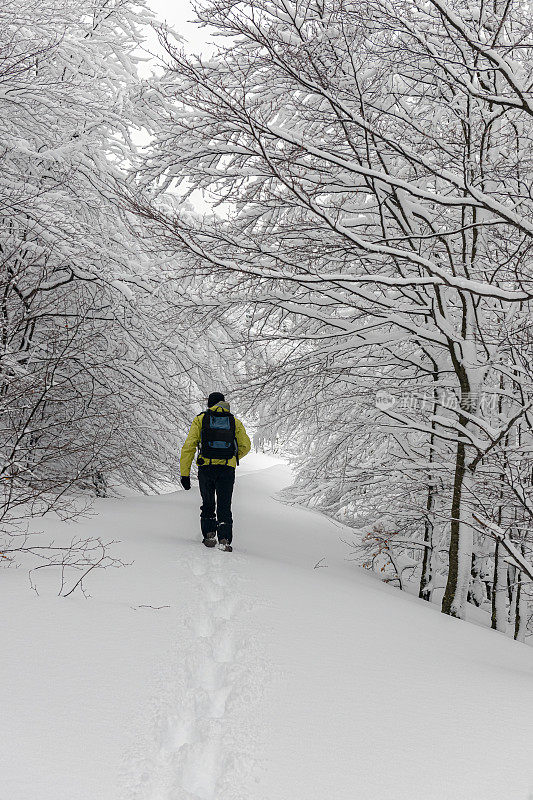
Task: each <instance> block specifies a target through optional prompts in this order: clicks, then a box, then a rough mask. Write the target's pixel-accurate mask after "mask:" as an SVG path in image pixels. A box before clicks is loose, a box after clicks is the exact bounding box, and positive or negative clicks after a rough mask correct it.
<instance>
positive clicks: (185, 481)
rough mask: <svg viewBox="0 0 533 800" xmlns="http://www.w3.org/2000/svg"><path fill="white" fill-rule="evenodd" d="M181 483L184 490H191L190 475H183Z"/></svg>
mask: <svg viewBox="0 0 533 800" xmlns="http://www.w3.org/2000/svg"><path fill="white" fill-rule="evenodd" d="M180 483H181V485H182V486H183V488H184V489H190V488H191V479H190V477H189V476H188V475H182V476H181V478H180Z"/></svg>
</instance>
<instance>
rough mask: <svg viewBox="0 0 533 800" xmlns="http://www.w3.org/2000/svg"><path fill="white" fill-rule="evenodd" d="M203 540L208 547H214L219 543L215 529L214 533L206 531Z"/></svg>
mask: <svg viewBox="0 0 533 800" xmlns="http://www.w3.org/2000/svg"><path fill="white" fill-rule="evenodd" d="M202 542H203V543H204V544H205V546H206V547H214V546H215V545H216V543H217V535H216V533H215V531H213V532H212V533H206V535H205V536H204V538H203V539H202Z"/></svg>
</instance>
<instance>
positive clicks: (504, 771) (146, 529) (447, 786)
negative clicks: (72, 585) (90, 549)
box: [0, 455, 533, 800]
mask: <svg viewBox="0 0 533 800" xmlns="http://www.w3.org/2000/svg"><path fill="white" fill-rule="evenodd" d="M289 480H290V472H289V469H288V468H287V467H286V466H285V465H283V464H280V463H277V462H276V461H275V459H268V458H267V457H265V456H258V455H256V456H249V457H248V459H246V460H245V462H244V463H243V464H242V466H241V468H240V469H239V475H238V477H237V486H236V495H235V503H234V507H235V519H236V533H235V541H234V544H235V551H234V553H233V554H231V555H229V554H226V553H222V552H220V551H219V550H213V551H211V550H207V549H205V548H203V547H202V546H201V544H200V541H199V535H198V523H197V514H198V504H199V497H198V490H197V487H196V485H193V490H192V491H190V492H184V491H181V490H180V491H175V492H170V493H168V494H165V495H161V496H141V495H136V496H129V497H126V498H122V499H111V500H98V501H97V502H96V505H95V512H96V513H95V514H94V515H93V516H91V517H90V518H87V519H84V520H82V521H81V522H79V523H75V525H74V527H75V528H76V532H77V533H80V534H82V535H85V534H88V533H96V532H97V533H98V535H101V536H103V537H104V538H117V539H120V540H121V544H120V545H118V546H116V550H117V551H119V552H120V555H121V556H122V557H123V558H124V559H125V560H127V561H133V562H134V563H133V564H132V566H130V567H128V568H125V569H121V570H116V571H115V570H113V571H110V572H103V573H101V574H95V575H94V577H93V578H92V580H91V581H90V584H89V589H90V592H91V594H92V598H91V599H89V600H85V599H84V598H83V597H79V596H78V597H76V596H72V597H70V598H68V599H64V598H57V597H55V596H54V594H53V588H54V582H53V581H52V579H51V576H48V578H46V576H45V577H44V578H43V577H41V578H40V591H41V593H40V596H39V597H37V596H36V595H35V594H34V593H32V592H31V591H30V590H29V589H28V587H27V583H26V581H25V576H24V574H23V573H22V572H21V571H20V570H4V572H3V573H2V578H3V580H2V585H1V587H0V593H1V605H2V614H3V617H4V619H3V620H2V629H3V658H2V661H1V671H2V676H1V678H2V685H3V687H4V691H3V697H2V705H3V713H2V724H1V734H2V736H1V741H0V752H2V756H3V764H2V782H1V788H0V798H1V800H37V799H38V800H197V799H198V798H200V799H201V800H267V799H268V800H288V798H294V800H324V798H327V797H331V798H332V799H333V800H408V799H409V800H411V799H412V798H418V797H424V800H452V798H453V800H477V798H483V800H502V798H506V799H507V798H508V799H509V800H515V798H516V800H527V798H528V793H529V792H531V791H532V789H533V766H532V763H531V758H530V746H531V741H532V735H533V721H532V716H531V712H530V709H531V701H532V700H533V689H532V686H533V682H532V678H533V651H532V650H531V648H529V647H527V646H524V645H520V644H517V643H515V642H513V641H512V640H509V639H507V638H505V637H504V636H502V635H500V634H497V633H495V632H493V631H490V630H487V629H484V628H481V627H478V626H475V625H471V624H467V623H464V622H459V621H457V620H454V619H452V618H449V617H446V616H444V615H441V614H439V613H438V612H437V611H436V609H435V608H434V607H430V606H428V605H427V604H426V603H423V602H422V601H420V600H418V599H417V598H414V597H412V596H410V595H408V594H407V593H403V592H399V591H397V590H396V589H394V588H392V587H390V586H387V585H385V584H382V583H380V582H379V581H377V580H376V579H375V578H373V577H372V576H371V575H370V574H368V573H366V572H364V571H363V570H361V569H359V568H357V567H355V566H354V565H353V564H351V563H350V562H349V561H347V557H348V550H347V548H346V546H345V545H344V544H343V542H342V538H343V537H344V538H345V537H346V536H347V534H348V531H347V529H345V528H344V527H343V526H342V525H339V524H338V523H335V522H333V521H331V520H329V519H326V518H324V517H322V516H321V515H319V514H317V513H314V512H312V511H308V510H305V509H301V508H298V507H293V506H287V505H285V504H283V503H281V502H279V501H278V500H276V499H274V496H273V495H274V494H275V493H276V492H277V491H278V490H279V489H280V488H281V487H282V486H283V485H284V484H286V483H287V482H288V481H289ZM42 528H43V530H46V531H47V532H53V533H54V534H55V535H56V537H57V538H58V539H60V538H61V536H64V531H65V530H67V531H68V535H69V536H70V535H71V533H72V528H71V527H68V526H67V525H66V524H65V523H58V522H55V521H53V520H45V521H44V523H43V525H42ZM321 559H323V561H321ZM318 562H320V566H317V567H316V568H315V566H316V565H317V563H318ZM166 606H168V607H166Z"/></svg>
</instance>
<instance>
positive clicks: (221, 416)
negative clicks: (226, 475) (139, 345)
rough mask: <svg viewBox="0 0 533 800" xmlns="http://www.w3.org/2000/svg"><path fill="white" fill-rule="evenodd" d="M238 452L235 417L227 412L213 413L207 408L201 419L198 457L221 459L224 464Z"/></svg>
mask: <svg viewBox="0 0 533 800" xmlns="http://www.w3.org/2000/svg"><path fill="white" fill-rule="evenodd" d="M238 454H239V450H238V447H237V440H236V439H235V417H234V416H233V414H230V412H229V411H213V410H212V409H210V408H208V409H207V411H205V412H204V416H203V419H202V434H201V437H200V456H201V457H202V458H204V459H212V458H216V459H219V460H220V459H222V460H225V461H226V462H227V461H229V459H230V458H233V457H234V456H236V458H237V463H239V455H238Z"/></svg>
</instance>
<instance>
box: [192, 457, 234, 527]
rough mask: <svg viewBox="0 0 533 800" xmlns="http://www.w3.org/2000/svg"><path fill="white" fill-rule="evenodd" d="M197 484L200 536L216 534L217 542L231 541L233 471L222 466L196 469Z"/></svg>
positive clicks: (209, 465) (206, 466) (208, 465)
mask: <svg viewBox="0 0 533 800" xmlns="http://www.w3.org/2000/svg"><path fill="white" fill-rule="evenodd" d="M198 483H199V484H200V494H201V495H202V507H201V509H200V525H201V527H202V535H203V536H205V535H206V534H208V533H213V532H216V533H217V534H218V540H219V541H220V540H221V539H226V540H227V541H228V542H231V540H232V539H233V517H232V516H231V496H232V494H233V484H234V483H235V469H234V468H233V467H226V466H224V465H222V464H206V465H204V466H202V467H198Z"/></svg>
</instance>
